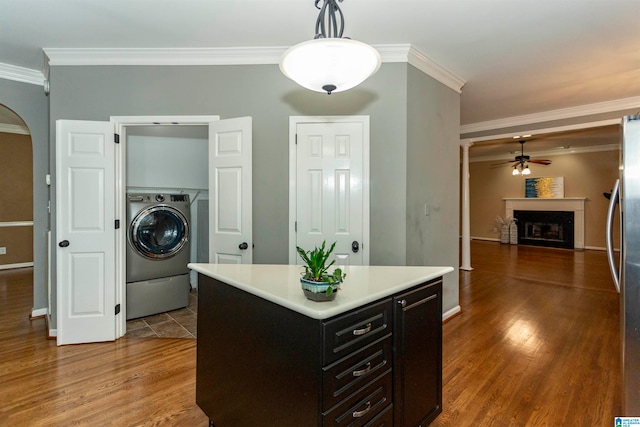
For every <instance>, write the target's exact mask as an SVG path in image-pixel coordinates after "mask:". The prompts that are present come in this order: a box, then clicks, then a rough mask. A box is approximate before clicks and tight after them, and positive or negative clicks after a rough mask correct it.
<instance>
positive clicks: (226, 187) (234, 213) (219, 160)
mask: <svg viewBox="0 0 640 427" xmlns="http://www.w3.org/2000/svg"><path fill="white" fill-rule="evenodd" d="M251 127H252V119H251V117H240V118H235V119H228V120H219V121H215V122H211V123H209V262H212V263H218V264H251V263H253V243H252V240H253V239H252V234H253V230H252V216H251V215H252V212H251V209H252V206H251V205H252V183H251V179H252V163H251V158H252V156H251V150H252V147H251V136H252V135H251V131H252V129H251Z"/></svg>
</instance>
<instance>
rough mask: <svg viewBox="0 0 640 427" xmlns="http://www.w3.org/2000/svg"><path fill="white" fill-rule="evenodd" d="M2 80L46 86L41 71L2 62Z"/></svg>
mask: <svg viewBox="0 0 640 427" xmlns="http://www.w3.org/2000/svg"><path fill="white" fill-rule="evenodd" d="M0 79H7V80H13V81H16V82H22V83H29V84H32V85H38V86H44V76H43V74H42V73H41V72H40V71H36V70H32V69H30V68H23V67H18V66H15V65H10V64H4V63H1V62H0Z"/></svg>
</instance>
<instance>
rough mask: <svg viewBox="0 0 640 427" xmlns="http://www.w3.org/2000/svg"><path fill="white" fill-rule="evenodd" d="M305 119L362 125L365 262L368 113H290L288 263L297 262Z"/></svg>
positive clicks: (366, 251)
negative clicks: (300, 138)
mask: <svg viewBox="0 0 640 427" xmlns="http://www.w3.org/2000/svg"><path fill="white" fill-rule="evenodd" d="M302 123H328V124H329V123H360V124H361V125H362V156H363V159H362V175H363V176H362V212H363V218H362V236H363V239H362V240H363V245H362V263H363V265H369V255H370V246H371V239H370V219H369V218H370V173H369V171H370V168H369V162H370V130H369V116H289V264H295V263H296V256H297V253H296V212H297V186H298V184H297V173H296V171H297V148H296V133H297V128H298V124H302Z"/></svg>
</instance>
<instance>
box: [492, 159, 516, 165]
mask: <svg viewBox="0 0 640 427" xmlns="http://www.w3.org/2000/svg"><path fill="white" fill-rule="evenodd" d="M507 163H519V162H517V161H514V160H503V161H502V162H499V163H494V164H492V165H491V166H504V165H506V164H507Z"/></svg>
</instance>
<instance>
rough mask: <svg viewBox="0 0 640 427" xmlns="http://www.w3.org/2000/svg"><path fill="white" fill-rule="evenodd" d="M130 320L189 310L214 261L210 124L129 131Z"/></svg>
mask: <svg viewBox="0 0 640 427" xmlns="http://www.w3.org/2000/svg"><path fill="white" fill-rule="evenodd" d="M125 146H126V197H127V200H126V204H127V206H126V210H127V221H126V227H127V230H126V232H127V243H126V245H127V249H126V282H127V285H126V292H127V296H126V299H127V319H134V318H141V317H145V316H150V315H154V314H158V313H163V312H167V311H171V310H176V309H180V308H183V307H186V306H188V305H189V301H190V293H191V292H190V291H191V290H192V289H196V288H197V276H196V275H195V274H194V273H193V272H190V271H189V270H188V268H187V267H186V264H187V263H189V262H207V261H208V257H209V256H208V243H209V242H208V167H209V166H208V126H201V125H151V126H128V127H127V132H126V144H125Z"/></svg>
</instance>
